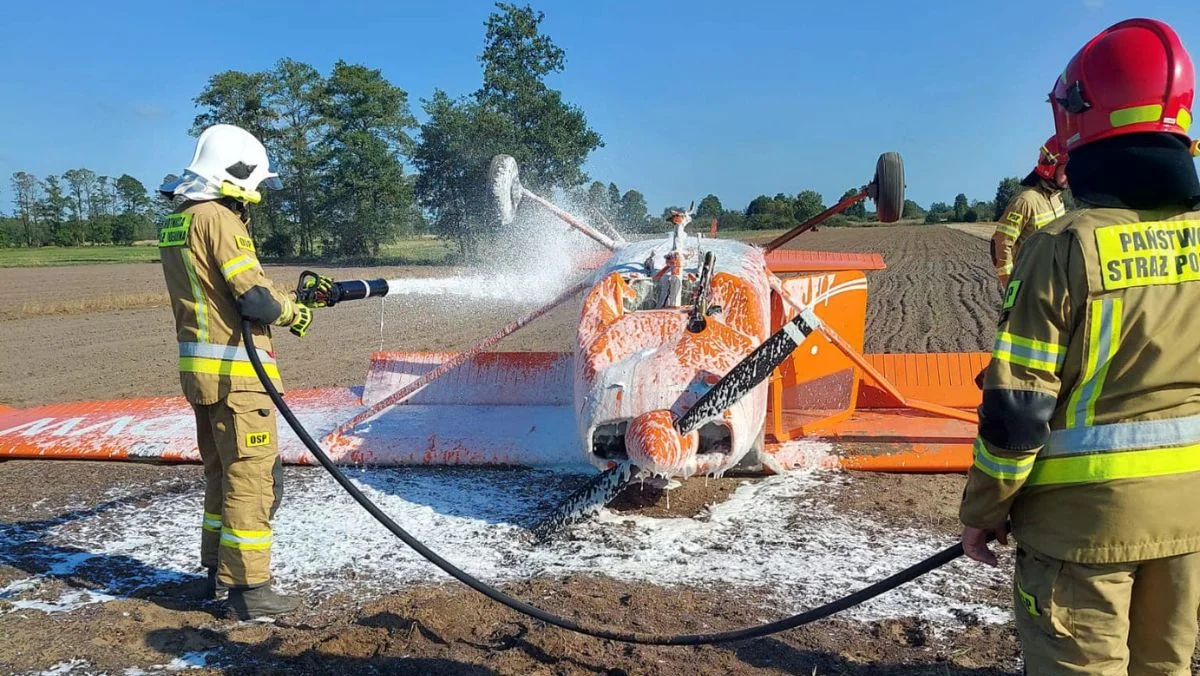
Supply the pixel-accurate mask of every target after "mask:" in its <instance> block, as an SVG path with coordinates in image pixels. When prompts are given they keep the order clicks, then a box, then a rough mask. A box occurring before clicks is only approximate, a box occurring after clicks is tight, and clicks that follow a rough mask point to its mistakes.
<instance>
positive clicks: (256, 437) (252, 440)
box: [246, 432, 271, 448]
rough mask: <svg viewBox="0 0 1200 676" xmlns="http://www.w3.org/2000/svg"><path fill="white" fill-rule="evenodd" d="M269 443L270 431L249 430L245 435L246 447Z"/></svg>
mask: <svg viewBox="0 0 1200 676" xmlns="http://www.w3.org/2000/svg"><path fill="white" fill-rule="evenodd" d="M270 443H271V433H270V432H251V433H249V434H247V435H246V447H247V448H254V447H256V446H266V445H268V444H270Z"/></svg>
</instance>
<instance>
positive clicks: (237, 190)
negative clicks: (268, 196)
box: [187, 124, 282, 203]
mask: <svg viewBox="0 0 1200 676" xmlns="http://www.w3.org/2000/svg"><path fill="white" fill-rule="evenodd" d="M187 171H188V173H190V174H194V175H195V176H198V177H201V178H203V179H206V180H207V181H209V182H210V183H211V184H212V185H214V186H218V189H219V190H220V193H221V195H223V196H225V197H233V198H235V199H238V200H241V201H243V202H250V203H257V202H260V201H262V194H261V193H259V192H258V187H259V186H260V185H261V186H263V187H264V188H268V189H270V190H277V189H279V188H281V187H282V184H281V183H280V181H279V174H276V173H275V172H273V171H271V166H270V160H269V159H268V158H267V149H266V147H265V146H264V145H263V144H262V141H259V140H258V139H257V138H255V137H254V134H251V133H250V132H248V131H246V130H245V129H242V128H241V127H235V126H234V125H232V124H215V125H213V126H211V127H209V128H207V129H205V130H204V131H203V132H202V133H201V134H200V138H199V139H197V140H196V154H195V155H193V156H192V162H191V164H189V165H188V166H187Z"/></svg>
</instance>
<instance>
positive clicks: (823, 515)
mask: <svg viewBox="0 0 1200 676" xmlns="http://www.w3.org/2000/svg"><path fill="white" fill-rule="evenodd" d="M350 475H351V477H352V478H353V479H354V481H355V482H356V483H357V484H358V485H359V486H360V487H361V488H362V490H363V491H364V492H365V493H366V494H367V495H368V496H369V497H370V498H371V499H372V500H375V501H376V502H378V503H379V505H380V506H381V507H382V508H383V509H384V511H386V512H387V513H388V514H390V515H391V516H392V517H393V518H395V519H396V520H397V521H398V522H399V523H400V524H401V525H402V526H404V527H405V528H408V529H410V532H412V533H413V534H414V535H415V536H416V537H418V538H420V539H422V540H423V541H425V542H426V543H427V544H429V545H430V546H431V547H433V548H434V550H435V551H438V552H440V553H442V554H443V555H445V556H447V557H448V558H449V559H451V560H452V561H453V562H454V563H456V564H459V565H461V566H463V567H464V569H465V570H467V571H468V572H470V573H472V574H474V575H477V576H479V577H481V578H482V579H484V580H487V581H489V582H492V583H502V582H506V581H512V580H521V579H526V578H529V577H531V576H539V575H551V576H567V575H577V574H596V575H607V576H610V577H613V578H616V579H618V580H628V581H638V582H648V583H653V584H657V585H663V586H670V585H697V586H702V587H729V588H733V589H735V590H736V589H745V590H750V589H766V590H768V592H767V593H768V594H769V597H770V598H771V599H772V600H773V601H774V603H775V604H776V608H777V610H778V613H779V614H781V615H782V614H784V613H791V612H796V611H799V610H803V609H805V608H809V607H813V606H816V605H819V604H821V603H823V602H826V601H829V600H831V599H833V598H836V597H838V596H842V595H844V594H846V593H849V592H852V591H854V590H857V589H859V588H861V587H863V586H865V585H867V584H869V583H871V582H874V581H875V580H878V579H880V578H882V577H885V576H887V575H890V574H892V573H895V572H897V571H899V570H900V569H902V568H905V567H907V566H909V565H911V564H913V563H916V562H917V561H919V560H920V559H922V558H924V557H926V556H929V555H930V554H933V553H934V552H936V551H938V550H940V549H942V548H944V547H946V546H948V545H950V544H952V543H953V541H952V539H951V538H946V537H944V536H943V537H932V536H931V535H930V533H928V532H924V531H921V530H919V529H917V528H908V529H902V530H895V529H890V528H887V527H884V526H882V525H880V524H878V523H874V522H872V521H869V520H867V519H865V518H863V517H861V516H854V517H849V516H846V515H842V514H840V513H837V512H835V511H834V510H833V509H832V508H831V507H830V506H829V504H828V502H827V501H826V500H824V499H823V497H824V496H825V494H826V493H827V492H828V490H829V489H830V486H831V483H830V481H829V478H830V477H831V476H833V475H831V474H830V472H829V471H827V470H807V471H796V472H792V473H789V474H787V475H784V476H774V477H770V478H766V479H762V480H754V481H751V480H748V481H747V482H746V483H744V484H743V485H741V486H739V487H738V488H737V489H736V490H735V491H734V493H733V494H732V495H731V496H730V497H729V498H728V499H727V500H726V501H725V502H723V503H721V504H718V505H714V506H711V507H710V508H708V509H707V510H706V511H704V512H703V513H701V514H699V515H697V516H696V517H695V518H667V519H658V518H649V517H644V516H628V515H625V516H622V515H617V514H614V513H611V512H607V511H605V512H602V513H601V515H600V516H599V517H598V518H596V519H593V520H591V521H589V522H586V523H583V524H579V525H577V526H575V527H572V528H571V529H570V530H569V531H567V533H566V534H565V535H564V536H563V537H560V538H559V539H558V540H557V541H555V542H553V543H551V544H548V545H544V546H538V547H535V546H532V545H530V544H529V543H528V541H527V539H526V537H525V530H524V529H525V527H527V526H529V525H531V524H532V523H533V522H534V521H535V520H536V518H537V516H539V515H541V514H544V513H545V512H546V510H548V509H549V508H550V506H551V505H553V504H555V503H556V502H557V501H558V500H561V499H562V498H563V497H565V496H566V494H567V493H569V492H570V490H571V489H572V488H573V487H574V486H575V485H577V483H576V482H575V481H566V480H563V479H564V478H563V477H562V475H555V474H552V473H549V472H544V471H533V470H489V469H466V470H445V469H441V470H422V469H413V468H408V469H397V470H359V471H352V472H350ZM578 480H582V477H579V479H578ZM692 480H693V481H702V480H703V479H701V478H697V479H692ZM201 496H202V493H201V489H200V488H199V487H198V486H197V487H196V488H194V489H192V490H189V491H185V492H182V493H174V494H167V495H162V496H161V497H158V498H154V499H152V500H151V501H150V502H149V504H147V503H145V502H144V501H138V503H137V504H125V505H118V506H116V507H114V508H113V509H111V510H108V511H105V512H101V513H96V514H89V515H86V516H83V517H82V518H79V519H77V520H73V521H71V520H68V521H66V522H63V523H60V524H57V525H54V526H52V527H50V528H48V529H46V530H45V531H42V532H37V533H30V532H25V533H19V532H18V533H9V536H10V537H13V538H15V539H16V540H17V541H23V542H24V543H25V546H23V547H19V548H15V549H9V548H5V549H0V563H7V564H9V565H15V566H17V567H20V568H23V569H25V570H35V569H36V570H37V575H36V576H35V577H38V578H47V577H58V578H70V579H72V580H76V581H77V580H80V578H83V579H84V580H85V581H86V584H87V585H88V586H90V587H93V588H94V589H93V590H89V592H88V593H89V594H97V593H98V594H107V595H110V596H123V595H127V594H129V593H131V592H133V591H135V590H136V589H139V588H143V587H147V586H154V585H156V584H161V583H164V582H173V581H180V580H184V579H194V577H193V576H195V575H196V574H198V572H199V568H198V565H197V555H198V553H197V549H198V543H199V533H200V528H199V522H200V515H201V506H202V505H201ZM12 530H17V529H12ZM10 541H11V540H10ZM273 555H274V572H275V574H276V576H277V577H278V579H280V580H281V583H282V585H283V586H284V587H286V588H289V589H292V590H299V591H303V592H305V593H306V594H309V595H316V596H321V595H327V594H332V593H334V592H347V591H351V590H353V592H354V593H355V594H356V595H358V596H360V597H362V596H372V595H379V594H384V593H388V592H395V591H402V590H403V589H404V588H405V587H406V586H413V585H420V584H426V583H428V582H430V581H439V582H440V581H449V578H448V577H447V576H445V575H443V574H442V573H441V572H440V571H437V570H436V569H435V568H433V567H432V566H431V565H430V564H428V563H426V562H425V561H424V560H422V559H420V558H419V557H418V556H417V555H416V554H415V553H413V552H412V551H411V550H409V549H407V548H406V547H404V546H403V545H402V544H401V543H399V542H398V541H397V540H395V539H394V538H393V537H392V536H391V535H390V534H389V533H387V532H386V531H385V530H384V529H383V527H382V526H380V525H378V524H377V523H375V521H374V520H372V519H371V518H370V517H369V516H367V515H366V513H365V512H363V511H362V510H361V508H359V507H358V506H357V505H356V504H355V503H353V502H352V501H351V499H350V498H349V497H348V496H346V495H345V494H344V493H343V492H342V490H341V489H340V488H339V487H338V486H337V485H336V484H335V483H334V482H333V480H332V479H331V478H330V477H328V476H327V475H325V474H324V473H323V472H321V471H320V470H318V469H316V468H289V470H288V472H287V492H286V497H285V499H284V503H283V506H282V508H281V509H280V512H279V514H278V517H277V521H276V530H275V549H274V551H273ZM1004 584H1005V582H1004V577H1003V574H1002V573H1000V572H998V571H995V570H992V569H987V568H985V567H983V566H980V565H975V564H971V563H966V562H962V561H959V562H956V563H953V564H951V565H950V566H948V567H946V568H944V569H942V570H940V571H936V572H934V573H932V574H930V575H927V576H925V577H923V578H921V579H920V580H918V581H916V582H914V583H910V584H908V585H906V586H904V587H902V588H900V589H899V590H897V591H894V592H891V593H889V594H887V595H885V596H883V597H881V598H879V599H876V600H874V601H872V602H869V603H867V604H865V605H863V606H860V607H858V608H856V609H853V610H851V611H848V613H847V614H846V616H849V617H853V618H856V619H859V620H876V619H883V618H894V617H907V616H919V617H922V618H924V619H926V620H928V621H930V622H932V623H934V624H935V625H944V626H957V625H959V624H960V623H962V622H963V621H964V620H965V619H967V618H976V619H977V620H978V621H983V622H989V623H991V622H996V623H999V622H1003V621H1005V619H1006V618H1007V617H1008V616H1009V612H1010V611H1009V610H1008V608H1007V607H1000V606H993V605H989V604H987V603H981V602H978V601H975V600H972V598H973V597H976V598H977V597H978V594H977V591H978V589H979V588H981V587H993V588H997V589H999V588H1003V586H1004ZM10 586H11V585H10ZM76 591H77V590H72V589H71V588H69V587H68V592H67V593H68V594H70V593H75V592H76ZM25 595H26V593H25V592H22V591H17V592H15V593H14V594H12V596H14V597H17V599H20V598H24V596H25ZM17 599H14V600H17ZM66 601H67V599H65V598H64V599H60V602H66ZM10 602H12V601H10ZM38 602H42V603H49V602H50V601H47V600H45V599H39V600H38Z"/></svg>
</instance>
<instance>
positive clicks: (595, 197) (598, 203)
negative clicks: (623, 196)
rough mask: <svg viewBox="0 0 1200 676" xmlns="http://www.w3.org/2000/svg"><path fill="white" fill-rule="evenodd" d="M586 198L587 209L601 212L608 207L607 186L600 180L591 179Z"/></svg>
mask: <svg viewBox="0 0 1200 676" xmlns="http://www.w3.org/2000/svg"><path fill="white" fill-rule="evenodd" d="M586 199H587V206H588V208H589V209H592V210H595V211H599V212H601V213H603V212H604V211H605V210H606V209H607V208H608V188H606V187H604V184H603V183H601V182H600V181H592V183H591V185H589V186H588V189H587V197H586Z"/></svg>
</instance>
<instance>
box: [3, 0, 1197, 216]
mask: <svg viewBox="0 0 1200 676" xmlns="http://www.w3.org/2000/svg"><path fill="white" fill-rule="evenodd" d="M530 4H532V5H533V6H534V7H535V8H537V9H540V10H542V11H544V12H545V13H546V20H545V22H544V24H543V27H544V29H545V31H546V32H548V33H549V34H550V35H551V37H552V38H553V39H554V40H555V41H556V42H557V43H558V44H559V45H560V46H561V47H563V48H564V49H565V50H566V51H567V69H566V72H565V73H563V74H560V75H557V76H555V77H554V78H553V80H552V81H551V84H552V86H554V87H557V88H559V89H561V90H562V91H563V92H564V95H565V97H566V98H567V100H569V101H572V102H574V103H576V104H578V105H580V106H581V107H582V108H583V109H584V110H585V111H586V113H587V115H588V119H589V122H590V123H591V125H592V126H593V128H595V129H596V130H597V131H599V132H600V133H601V135H602V136H603V137H604V140H605V147H604V148H601V149H600V150H598V151H596V152H595V153H594V154H593V155H592V157H591V159H590V160H589V162H588V164H587V170H588V172H589V173H590V174H591V175H592V176H593V177H594V178H597V179H600V180H603V181H605V182H607V181H615V182H616V183H617V184H618V185H619V186H620V187H621V188H622V190H624V189H627V188H631V187H633V188H637V189H639V190H641V191H642V192H644V193H645V194H646V196H647V199H648V201H649V203H650V207H651V210H652V211H654V212H656V213H657V212H658V211H659V210H661V209H662V207H664V206H666V205H667V204H668V203H686V202H687V201H688V200H691V199H697V200H698V199H699V198H700V197H703V196H704V195H705V194H707V193H709V192H713V193H716V194H717V195H718V196H719V197H721V199H722V201H723V202H724V203H725V204H726V206H727V207H737V208H741V207H744V206H745V205H746V204H747V203H748V202H749V200H750V199H752V198H753V197H754V196H756V195H758V194H761V193H766V194H772V195H773V194H775V193H777V192H785V193H789V194H795V193H797V192H799V191H800V190H802V189H806V188H812V189H816V190H818V191H820V192H821V193H823V194H824V196H825V198H826V200H827V201H831V200H834V199H836V198H837V197H838V196H839V195H840V194H841V192H842V191H843V190H845V189H846V188H847V187H850V186H857V185H861V184H862V183H864V182H866V181H867V180H869V178H870V175H871V172H872V170H873V167H874V161H875V158H876V157H877V156H878V154H879V153H880V152H883V151H888V150H896V151H899V152H900V153H901V154H902V155H903V156H904V158H905V163H906V171H907V182H908V192H909V197H910V198H912V199H915V200H916V201H917V202H919V203H921V204H922V205H924V206H927V205H928V204H929V203H930V202H932V201H935V200H940V201H950V200H952V198H953V197H954V195H955V193H958V192H965V193H967V195H968V196H970V197H972V198H979V199H990V198H991V197H992V195H993V194H994V191H995V187H996V182H997V181H998V179H999V178H1000V177H1002V176H1007V175H1023V174H1024V173H1025V172H1027V171H1028V169H1029V168H1030V167H1031V166H1032V163H1033V161H1034V159H1035V157H1036V150H1035V149H1036V147H1037V146H1038V145H1039V144H1040V143H1041V141H1042V140H1044V139H1045V137H1046V136H1048V135H1049V133H1050V132H1051V131H1052V125H1053V121H1052V119H1051V117H1050V113H1049V107H1048V105H1047V104H1046V103H1045V98H1046V93H1047V91H1048V90H1049V88H1050V85H1051V84H1052V82H1053V79H1054V77H1055V76H1056V74H1057V73H1058V72H1059V71H1060V70H1061V68H1062V67H1063V66H1064V65H1065V64H1066V62H1067V60H1068V59H1069V58H1070V57H1071V55H1072V54H1073V53H1074V52H1075V51H1076V50H1077V49H1078V47H1079V46H1081V45H1082V44H1083V43H1084V42H1085V41H1086V40H1087V39H1088V38H1090V37H1091V36H1092V35H1094V34H1095V33H1096V32H1097V31H1099V30H1100V29H1102V28H1104V27H1106V26H1108V25H1110V24H1112V23H1114V22H1116V21H1119V20H1121V19H1124V18H1129V17H1131V16H1151V17H1155V18H1160V19H1163V20H1166V21H1168V22H1169V23H1171V24H1173V25H1174V26H1175V27H1176V29H1177V30H1178V31H1179V32H1180V34H1181V35H1182V37H1183V40H1184V43H1185V45H1188V46H1189V47H1190V48H1191V50H1192V51H1193V52H1196V53H1200V52H1197V50H1200V11H1197V6H1196V4H1195V0H1141V1H1140V2H1134V1H1133V0H1041V1H1037V0H1020V1H1015V0H1009V1H1004V2H1001V1H999V0H986V1H982V0H966V1H964V0H911V1H908V2H901V1H897V0H855V1H854V2H819V3H818V2H804V1H800V0H793V1H790V2H787V1H774V2H768V1H757V0H740V1H739V2H729V0H692V1H690V2H667V1H655V0H617V1H600V0H593V1H591V2H578V1H571V0H538V1H536V2H531V3H530ZM49 7H50V5H48V4H46V3H41V2H32V1H30V0H9V2H6V3H5V9H4V12H3V14H4V19H3V21H4V25H5V31H4V33H5V35H4V39H3V40H2V41H0V92H2V95H0V177H2V178H3V180H2V181H0V182H2V184H3V185H2V186H0V211H3V212H5V213H8V212H11V189H10V187H9V181H8V177H9V175H11V173H12V172H14V171H18V170H25V171H31V172H33V173H35V174H37V175H39V176H43V175H45V174H47V173H61V172H62V171H64V170H66V169H69V168H72V167H79V166H86V167H88V168H90V169H93V170H95V171H97V172H99V173H101V174H109V175H113V176H116V175H120V174H121V173H130V174H133V175H134V176H137V177H138V178H140V179H142V180H143V182H145V183H146V184H147V186H151V187H152V186H153V185H155V184H157V182H158V180H159V179H160V178H161V177H162V176H163V175H164V174H166V173H168V172H177V171H179V170H180V169H182V167H183V165H184V164H186V162H187V161H188V160H189V159H190V157H191V152H192V142H193V141H192V139H191V138H190V137H189V136H188V135H187V130H188V128H189V126H190V124H191V120H192V117H193V116H194V115H195V113H196V109H195V108H194V105H193V104H192V98H193V97H195V96H196V94H198V93H199V92H200V91H201V90H202V89H203V87H204V84H205V82H206V80H207V79H208V77H209V76H210V75H212V74H214V73H216V72H219V71H221V70H226V69H240V70H258V69H266V68H269V67H270V66H271V65H272V64H273V63H274V62H275V61H276V60H277V59H279V58H281V57H285V56H287V57H291V58H294V59H298V60H301V61H306V62H309V63H311V64H313V65H314V66H316V67H317V68H318V69H320V70H321V71H322V72H327V71H328V68H329V66H330V65H331V64H332V63H333V62H335V61H336V60H337V59H339V58H340V59H345V60H347V61H350V62H356V63H362V64H365V65H368V66H371V67H375V68H380V69H382V70H383V72H384V74H385V75H386V76H387V77H388V78H389V79H390V80H391V81H392V82H393V83H395V84H397V85H399V86H400V87H402V88H403V89H405V90H406V91H408V93H409V96H410V101H411V103H412V105H413V108H414V112H416V113H417V115H418V117H423V116H422V115H421V113H420V111H419V108H420V104H419V99H421V98H426V97H428V96H430V94H431V93H432V92H433V90H434V88H435V87H440V88H442V89H445V90H447V91H448V92H450V93H451V94H452V95H458V94H465V93H468V92H470V91H472V90H474V89H475V88H476V87H477V86H478V84H479V81H480V77H481V70H480V66H479V63H478V61H477V58H476V57H477V56H478V54H479V52H480V51H481V48H482V42H483V25H482V24H483V21H484V19H485V18H486V16H487V14H488V12H489V11H490V9H491V7H492V4H491V3H490V2H484V1H482V0H453V1H447V0H440V1H425V0H421V1H409V2H399V1H385V0H375V1H372V2H350V1H349V0H347V1H345V2H342V3H330V2H328V1H327V0H292V1H291V2H252V3H234V4H217V5H211V6H206V5H204V4H203V3H201V4H199V5H197V4H190V5H189V4H187V3H182V4H180V3H164V2H161V0H159V1H156V2H152V3H151V2H121V1H120V0H118V1H117V2H114V3H96V2H91V1H88V2H77V1H73V2H64V3H59V4H57V5H56V6H55V7H54V9H53V10H51V9H49ZM206 7H208V9H206ZM206 11H208V12H211V17H212V21H210V22H208V25H207V26H205V25H204V24H205V21H204V18H205V12H206Z"/></svg>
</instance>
